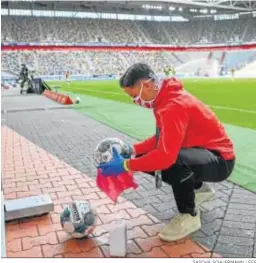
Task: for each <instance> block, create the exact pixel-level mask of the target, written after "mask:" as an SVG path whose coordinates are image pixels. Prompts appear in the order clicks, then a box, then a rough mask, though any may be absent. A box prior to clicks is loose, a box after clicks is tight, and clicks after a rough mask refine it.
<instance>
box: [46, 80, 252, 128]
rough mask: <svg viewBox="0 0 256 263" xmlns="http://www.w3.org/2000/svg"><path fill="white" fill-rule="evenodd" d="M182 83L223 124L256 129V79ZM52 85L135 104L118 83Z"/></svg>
mask: <svg viewBox="0 0 256 263" xmlns="http://www.w3.org/2000/svg"><path fill="white" fill-rule="evenodd" d="M183 83H184V87H185V88H186V89H187V90H188V91H189V92H191V93H192V94H193V95H195V96H196V97H197V98H199V99H200V100H202V101H203V102H205V103H207V104H208V105H209V106H210V107H211V108H212V109H213V110H214V111H215V113H216V115H217V116H218V117H219V118H220V120H221V121H222V122H224V123H229V124H233V125H237V126H241V127H247V128H251V129H255V128H256V79H234V80H232V79H186V80H183ZM49 84H50V85H55V84H56V85H60V86H61V91H63V92H72V93H73V95H75V94H76V95H89V96H94V97H98V98H103V99H109V100H114V101H119V102H124V103H130V104H132V102H131V99H130V98H129V97H128V96H127V95H126V94H125V93H124V92H123V91H122V89H121V88H120V87H119V84H118V81H117V80H110V81H74V82H71V83H70V85H68V84H67V83H66V82H60V81H57V82H56V81H52V82H49ZM82 105H83V103H82V104H81V106H82Z"/></svg>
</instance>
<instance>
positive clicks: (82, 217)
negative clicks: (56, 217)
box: [60, 201, 97, 238]
mask: <svg viewBox="0 0 256 263" xmlns="http://www.w3.org/2000/svg"><path fill="white" fill-rule="evenodd" d="M96 218H97V214H96V211H95V210H94V209H93V208H91V206H90V204H89V203H88V202H87V201H74V202H72V203H70V204H69V205H68V206H67V207H66V208H65V209H64V210H63V212H62V213H61V215H60V223H61V226H62V228H63V230H64V231H66V232H67V233H69V234H70V235H71V236H72V237H73V238H83V237H88V236H89V235H90V234H91V233H92V232H93V230H94V228H95V225H96Z"/></svg>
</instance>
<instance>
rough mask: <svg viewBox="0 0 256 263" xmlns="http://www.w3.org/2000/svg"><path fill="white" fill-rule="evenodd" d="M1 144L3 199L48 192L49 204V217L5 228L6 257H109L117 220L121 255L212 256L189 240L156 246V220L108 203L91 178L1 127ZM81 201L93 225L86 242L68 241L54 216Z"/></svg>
mask: <svg viewBox="0 0 256 263" xmlns="http://www.w3.org/2000/svg"><path fill="white" fill-rule="evenodd" d="M2 142H3V144H2V167H3V169H2V170H3V189H4V195H5V199H14V198H20V197H26V196H32V195H38V194H45V193H48V194H50V196H51V198H52V199H53V201H54V212H52V213H50V214H49V215H45V216H42V217H37V218H30V219H23V220H20V221H16V222H11V223H7V224H6V228H7V230H6V232H7V237H6V242H7V256H8V257H109V251H108V249H109V247H108V230H109V229H110V227H111V223H113V221H114V220H115V219H117V218H123V219H125V220H126V221H127V225H128V239H129V241H128V254H127V257H212V256H216V255H213V254H212V253H211V252H210V251H209V250H208V249H207V248H205V247H203V246H201V245H200V244H198V243H196V242H193V241H192V240H191V239H190V238H185V239H183V240H180V241H178V242H170V243H165V242H161V241H160V240H159V238H158V237H157V232H158V231H159V229H160V228H161V227H162V225H163V224H162V223H161V222H160V221H159V220H158V219H157V218H155V217H154V216H152V215H151V214H150V213H148V212H146V211H145V210H143V209H141V208H138V207H136V205H134V204H133V203H131V202H130V201H127V200H126V199H124V198H122V197H121V198H119V200H118V203H117V204H116V205H113V203H112V201H111V200H110V199H109V198H108V197H107V196H105V194H104V193H102V192H101V191H100V190H99V189H98V188H97V187H96V186H95V182H94V180H93V179H92V178H90V177H88V176H87V175H86V174H84V173H81V172H79V171H78V170H76V169H74V168H72V167H71V166H70V165H68V164H66V163H65V162H63V161H60V160H59V159H58V158H56V157H55V156H53V155H51V154H50V153H48V152H46V151H44V150H43V149H41V148H39V147H38V146H36V145H35V144H33V143H32V142H30V141H28V140H27V139H25V138H24V137H22V136H20V135H19V134H17V133H16V132H14V131H13V130H11V129H9V128H7V127H6V126H4V127H2ZM85 199H86V200H89V201H90V202H91V204H92V205H94V206H95V207H96V208H97V211H98V214H99V218H98V226H97V227H96V229H95V232H94V235H93V237H92V238H90V239H87V240H74V239H71V238H70V237H69V236H68V235H67V234H66V233H65V232H64V231H63V230H62V229H61V226H60V223H59V213H60V212H61V211H62V209H63V207H64V206H65V205H67V204H68V203H69V202H70V201H72V200H85Z"/></svg>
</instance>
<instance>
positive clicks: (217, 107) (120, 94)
mask: <svg viewBox="0 0 256 263" xmlns="http://www.w3.org/2000/svg"><path fill="white" fill-rule="evenodd" d="M76 89H79V90H88V91H91V92H93V91H95V92H101V93H105V94H113V95H118V96H126V97H127V95H126V94H122V93H118V92H111V91H104V90H99V89H86V88H76ZM208 106H209V107H211V108H215V109H220V110H230V111H238V112H245V113H251V114H256V111H254V110H246V109H239V108H231V107H225V106H218V105H208Z"/></svg>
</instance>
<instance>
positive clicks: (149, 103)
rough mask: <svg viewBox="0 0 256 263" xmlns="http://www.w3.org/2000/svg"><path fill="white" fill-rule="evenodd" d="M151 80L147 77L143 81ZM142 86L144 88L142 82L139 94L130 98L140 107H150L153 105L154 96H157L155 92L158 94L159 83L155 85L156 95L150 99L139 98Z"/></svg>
mask: <svg viewBox="0 0 256 263" xmlns="http://www.w3.org/2000/svg"><path fill="white" fill-rule="evenodd" d="M151 80H152V79H149V80H147V81H145V82H144V83H146V82H149V81H151ZM143 88H144V84H142V85H141V88H140V93H139V95H138V96H136V97H135V98H132V100H133V102H134V103H135V104H137V105H138V106H141V107H144V108H147V109H152V108H153V107H154V101H155V99H156V96H157V94H158V92H159V90H160V85H156V87H155V89H156V90H158V92H157V94H156V96H155V97H154V98H153V99H152V100H143V99H142V98H141V94H142V91H143Z"/></svg>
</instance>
